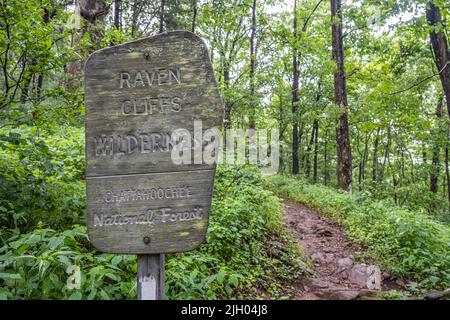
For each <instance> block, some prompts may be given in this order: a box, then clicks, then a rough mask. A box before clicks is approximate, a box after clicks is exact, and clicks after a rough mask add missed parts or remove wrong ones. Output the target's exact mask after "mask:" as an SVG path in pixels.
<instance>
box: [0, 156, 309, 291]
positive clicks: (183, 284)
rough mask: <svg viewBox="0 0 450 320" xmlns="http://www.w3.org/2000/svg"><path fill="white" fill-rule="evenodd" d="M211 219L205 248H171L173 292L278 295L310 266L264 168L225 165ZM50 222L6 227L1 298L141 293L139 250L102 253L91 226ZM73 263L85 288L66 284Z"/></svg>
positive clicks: (1, 251)
mask: <svg viewBox="0 0 450 320" xmlns="http://www.w3.org/2000/svg"><path fill="white" fill-rule="evenodd" d="M65 166H66V165H65ZM82 185H83V186H84V184H82ZM81 189H83V188H81ZM81 189H80V190H77V191H76V192H77V196H79V197H82V194H84V189H83V190H81ZM77 210H78V209H77ZM210 219H211V220H210V224H209V228H208V234H207V241H206V242H205V243H204V244H203V245H202V246H201V247H200V248H199V249H198V250H196V251H192V252H188V253H183V254H171V255H167V258H166V289H167V296H168V298H169V299H216V298H240V297H249V296H252V297H257V296H261V294H263V293H265V292H270V293H272V294H274V295H275V296H277V294H281V293H282V292H281V286H279V283H281V282H282V281H285V280H288V279H291V278H293V277H296V276H298V275H299V274H300V272H301V271H302V269H301V268H302V264H301V263H300V264H299V263H295V262H296V261H299V257H298V250H297V247H295V245H293V242H292V240H291V239H290V238H289V237H288V236H287V235H286V233H285V232H284V229H283V227H282V220H281V206H280V203H279V199H278V198H277V197H276V196H275V195H274V194H273V193H272V192H271V191H267V190H265V189H264V186H263V181H262V179H261V177H260V175H259V172H258V171H257V169H255V168H252V167H230V166H221V167H218V170H217V174H216V181H215V189H214V194H213V205H212V212H211V218H210ZM47 222H48V221H47ZM45 224H46V221H44V222H43V223H42V224H41V225H39V226H38V227H37V228H36V229H34V230H33V231H31V232H29V233H25V234H23V233H20V231H19V230H18V229H13V230H10V229H4V230H3V231H2V233H1V234H0V236H1V237H2V238H3V239H7V240H5V244H4V245H3V246H2V247H1V248H0V298H7V299H135V298H136V284H135V282H136V269H137V267H136V256H133V255H113V254H102V253H100V252H97V251H96V250H95V249H94V248H93V247H91V245H90V243H89V241H88V238H87V235H86V228H85V227H84V226H79V225H78V226H74V227H73V228H70V229H68V230H64V229H63V228H62V229H60V230H55V229H54V228H48V227H47V226H46V225H45ZM274 238H276V239H277V241H278V242H280V243H283V245H284V246H285V247H286V248H285V250H283V252H277V253H275V254H274V253H273V252H272V250H269V249H270V245H268V242H270V241H271V240H272V239H274ZM71 266H79V268H80V275H81V287H80V288H79V289H75V290H70V289H69V288H68V287H67V285H66V284H67V279H68V277H69V276H70V274H71V272H72V270H70V269H69V270H68V268H69V267H71Z"/></svg>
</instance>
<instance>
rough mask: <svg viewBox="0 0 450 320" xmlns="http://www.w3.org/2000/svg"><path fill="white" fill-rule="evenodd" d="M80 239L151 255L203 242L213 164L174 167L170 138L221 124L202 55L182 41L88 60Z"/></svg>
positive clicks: (192, 40)
mask: <svg viewBox="0 0 450 320" xmlns="http://www.w3.org/2000/svg"><path fill="white" fill-rule="evenodd" d="M85 103H86V161H87V163H86V181H87V188H86V192H87V222H88V233H89V239H90V241H91V242H92V243H93V245H94V246H95V247H96V248H97V249H99V250H100V251H104V252H112V253H132V254H155V253H166V252H182V251H188V250H192V249H195V248H197V247H198V246H199V245H200V244H201V243H202V241H203V240H204V238H205V235H206V230H207V227H208V220H209V214H210V208H211V197H212V189H213V181H214V173H215V164H207V163H201V164H182V165H177V164H174V163H173V161H172V159H171V149H172V146H171V143H170V142H169V140H170V137H171V133H172V132H173V130H175V129H179V128H183V129H186V130H188V131H189V132H191V133H192V134H193V130H194V120H201V121H202V130H201V131H200V132H202V131H203V132H204V131H205V130H208V129H210V128H213V127H218V126H220V124H221V121H222V110H223V107H222V103H221V100H220V96H219V92H218V89H217V85H216V81H215V78H214V73H213V69H212V65H211V62H210V60H209V57H208V51H207V48H206V46H205V44H204V42H203V41H202V40H201V39H200V38H198V37H197V36H196V35H194V34H193V33H190V32H185V31H175V32H169V33H163V34H159V35H157V36H154V37H149V38H145V39H141V40H138V41H134V42H130V43H127V44H124V45H119V46H115V47H110V48H106V49H102V50H99V51H97V52H95V53H93V54H92V55H91V56H90V58H89V59H88V61H87V62H86V67H85Z"/></svg>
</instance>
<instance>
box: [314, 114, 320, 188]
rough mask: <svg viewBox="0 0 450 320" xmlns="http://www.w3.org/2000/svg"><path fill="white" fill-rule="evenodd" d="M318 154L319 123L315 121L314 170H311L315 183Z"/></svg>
mask: <svg viewBox="0 0 450 320" xmlns="http://www.w3.org/2000/svg"><path fill="white" fill-rule="evenodd" d="M318 153H319V121H318V120H316V134H315V135H314V168H313V181H314V183H317V178H318V176H317V170H318V163H317V162H318Z"/></svg>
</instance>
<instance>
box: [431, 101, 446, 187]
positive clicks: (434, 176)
mask: <svg viewBox="0 0 450 320" xmlns="http://www.w3.org/2000/svg"><path fill="white" fill-rule="evenodd" d="M442 101H443V98H440V99H439V101H438V105H437V107H436V117H437V118H438V121H439V122H440V119H441V118H442ZM439 127H440V126H439ZM440 133H441V130H436V131H435V132H434V133H432V134H431V135H432V136H431V138H432V139H433V138H434V140H436V138H439V135H440ZM436 135H437V136H438V137H434V136H436ZM433 144H434V145H433V158H432V162H431V163H432V168H431V175H430V191H431V192H433V193H437V192H438V184H439V167H440V163H439V162H440V161H439V153H440V147H439V142H438V141H434V143H433Z"/></svg>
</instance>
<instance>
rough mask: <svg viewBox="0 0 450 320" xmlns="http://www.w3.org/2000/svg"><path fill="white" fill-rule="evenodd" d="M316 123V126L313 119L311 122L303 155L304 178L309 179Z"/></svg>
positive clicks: (315, 121)
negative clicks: (309, 134) (309, 135)
mask: <svg viewBox="0 0 450 320" xmlns="http://www.w3.org/2000/svg"><path fill="white" fill-rule="evenodd" d="M316 123H317V124H318V122H317V120H316V119H315V120H314V122H313V125H312V127H311V137H310V139H309V143H308V146H307V147H306V155H305V173H306V176H307V177H308V178H309V177H310V175H311V159H310V158H311V157H310V155H311V150H312V148H313V144H314V137H315V134H316Z"/></svg>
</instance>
